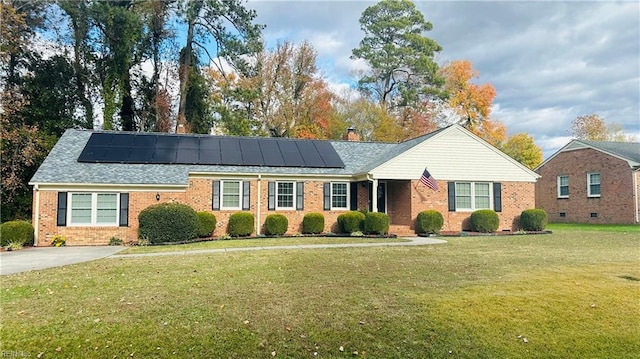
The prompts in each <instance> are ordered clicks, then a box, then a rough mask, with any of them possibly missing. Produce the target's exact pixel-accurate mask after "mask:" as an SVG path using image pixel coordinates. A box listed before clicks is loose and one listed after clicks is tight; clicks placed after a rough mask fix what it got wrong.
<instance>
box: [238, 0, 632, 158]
mask: <svg viewBox="0 0 640 359" xmlns="http://www.w3.org/2000/svg"><path fill="white" fill-rule="evenodd" d="M415 3H416V7H417V8H418V9H419V10H420V11H421V12H422V13H423V15H424V17H425V19H426V20H427V21H429V22H431V24H432V25H433V30H432V31H429V32H426V33H425V34H424V35H425V36H427V37H429V38H432V39H434V40H436V41H437V42H438V43H439V44H440V45H441V46H442V48H443V51H441V52H440V53H439V54H437V55H436V57H435V60H436V62H437V63H438V64H439V65H443V64H445V63H446V62H448V61H453V60H469V61H471V63H472V64H473V67H474V68H475V69H476V70H478V71H479V73H480V75H479V77H478V78H477V79H476V81H475V82H476V83H490V84H491V85H493V86H494V87H495V89H496V92H497V96H496V98H495V100H494V106H493V109H492V114H491V117H492V118H493V119H497V120H499V121H501V122H502V123H504V124H505V126H506V127H507V131H508V134H509V135H514V134H516V133H521V132H526V133H528V134H529V135H531V136H532V137H533V138H534V140H535V142H536V144H537V145H538V146H540V147H541V148H542V149H543V152H544V158H548V157H549V156H550V155H552V154H553V153H554V152H555V151H557V150H558V149H559V148H560V147H562V146H564V145H565V144H567V143H568V142H569V141H570V140H571V136H570V134H569V131H570V129H571V122H572V121H573V120H574V119H575V118H576V117H578V116H581V115H590V114H598V115H599V116H600V117H602V118H603V119H604V120H605V122H606V123H617V124H619V125H621V126H622V128H623V129H624V131H625V132H626V133H627V134H628V135H632V136H635V140H636V141H640V105H639V104H640V2H638V1H621V2H611V1H600V2H586V1H569V2H562V1H561V2H555V1H554V2H552V1H538V2H535V1H416V2H415ZM373 4H375V2H370V1H353V0H352V1H274V0H249V1H248V2H247V3H246V4H245V5H246V7H248V8H251V9H255V10H256V12H257V15H258V16H257V18H256V20H255V22H256V23H260V24H264V25H266V28H265V30H264V31H263V36H264V38H265V41H266V44H267V47H270V48H272V47H275V45H276V44H277V43H278V42H279V41H280V42H281V41H285V40H288V41H291V42H294V43H300V42H302V41H304V40H307V41H309V42H310V43H311V44H312V45H313V46H314V47H315V49H316V50H317V51H318V65H319V67H320V71H321V74H322V76H323V77H324V78H325V79H326V80H328V81H329V83H330V85H331V87H332V88H334V89H337V90H340V89H344V88H348V87H349V86H350V85H351V84H353V83H354V82H355V76H354V75H353V74H354V70H358V69H362V68H363V66H366V65H365V64H363V63H362V61H355V60H351V59H350V58H349V57H350V55H351V51H352V49H354V48H356V47H357V46H358V44H359V42H360V40H361V39H362V37H363V36H364V33H363V32H362V31H361V29H360V23H359V18H360V15H361V14H362V12H363V11H364V10H365V9H366V8H367V7H368V6H371V5H373Z"/></svg>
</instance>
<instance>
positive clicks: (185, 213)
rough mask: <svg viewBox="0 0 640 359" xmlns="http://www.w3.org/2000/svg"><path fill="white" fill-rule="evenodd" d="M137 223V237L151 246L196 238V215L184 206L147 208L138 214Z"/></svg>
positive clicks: (177, 204)
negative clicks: (147, 241) (145, 240)
mask: <svg viewBox="0 0 640 359" xmlns="http://www.w3.org/2000/svg"><path fill="white" fill-rule="evenodd" d="M138 222H139V228H138V237H139V238H144V239H147V240H149V243H151V244H157V243H166V242H182V241H188V240H190V239H193V238H196V237H197V236H198V215H197V214H196V211H194V210H193V208H191V207H189V206H187V205H186V204H180V203H160V204H155V205H153V206H149V207H147V208H145V209H143V210H142V211H141V212H140V215H139V216H138Z"/></svg>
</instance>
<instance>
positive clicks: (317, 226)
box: [302, 212, 324, 234]
mask: <svg viewBox="0 0 640 359" xmlns="http://www.w3.org/2000/svg"><path fill="white" fill-rule="evenodd" d="M323 231H324V216H323V215H322V213H317V212H312V213H307V214H305V215H304V218H303V219H302V233H303V234H318V233H322V232H323Z"/></svg>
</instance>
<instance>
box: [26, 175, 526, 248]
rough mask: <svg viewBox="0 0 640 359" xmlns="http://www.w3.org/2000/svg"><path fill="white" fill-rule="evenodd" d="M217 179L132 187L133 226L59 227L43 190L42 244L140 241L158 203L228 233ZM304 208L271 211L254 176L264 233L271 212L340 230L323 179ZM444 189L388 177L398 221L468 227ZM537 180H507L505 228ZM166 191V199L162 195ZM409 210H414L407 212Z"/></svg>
mask: <svg viewBox="0 0 640 359" xmlns="http://www.w3.org/2000/svg"><path fill="white" fill-rule="evenodd" d="M212 181H213V179H212V178H190V179H189V187H188V188H187V189H186V190H185V191H183V192H178V191H176V192H155V191H149V192H133V191H132V192H129V226H128V227H115V226H113V227H95V226H92V227H79V226H67V227H57V226H56V210H57V192H55V191H43V190H41V191H39V198H40V211H39V217H38V245H45V246H46V245H49V243H50V241H51V238H52V237H53V236H54V235H55V234H61V235H64V236H65V237H66V238H67V243H68V244H69V245H104V244H108V243H109V239H110V238H111V237H117V238H120V239H122V240H124V241H127V242H129V241H135V240H137V232H138V213H140V211H142V210H143V209H145V208H147V207H149V206H151V205H154V204H158V203H166V202H179V203H185V204H188V205H189V206H191V207H192V208H193V209H194V210H196V211H209V212H212V213H214V215H215V216H216V220H217V226H216V229H215V231H214V234H213V235H214V237H216V236H220V235H222V234H224V233H226V232H227V225H228V223H229V217H230V216H231V215H232V214H233V213H236V212H238V211H236V210H216V211H212V210H211V208H212ZM304 184H305V185H304V188H305V193H304V201H305V203H304V210H302V211H296V210H286V211H283V210H280V211H270V210H268V187H267V186H268V181H266V180H262V181H260V182H258V181H257V180H253V181H251V185H250V187H251V207H250V209H249V212H251V213H253V214H254V216H256V221H257V224H258V225H259V226H260V233H264V227H263V224H264V221H265V219H266V217H267V216H268V215H269V214H275V213H280V214H284V215H286V216H287V218H288V219H289V228H288V230H287V233H288V234H296V233H301V232H302V220H303V218H304V215H305V214H306V213H309V212H319V213H322V214H323V215H324V218H325V231H326V232H334V233H335V232H337V231H338V228H337V218H338V216H339V215H340V214H342V213H344V212H345V211H344V210H341V211H325V210H324V209H323V184H324V182H323V181H304ZM438 184H439V186H440V189H439V190H438V191H437V192H436V191H432V190H431V189H429V188H427V187H426V186H424V185H422V184H420V183H419V182H418V181H387V212H388V214H389V217H390V219H391V223H392V224H396V225H404V226H409V227H410V228H411V229H412V230H413V229H414V228H415V218H416V217H417V215H418V213H419V212H421V211H423V210H426V209H435V210H438V211H440V212H441V213H442V214H443V216H444V218H445V224H444V228H443V230H460V229H463V228H465V221H466V220H468V218H469V216H470V215H471V212H448V204H447V190H446V188H447V187H446V182H440V183H438ZM258 187H260V201H259V203H260V210H259V212H258V208H257V207H256V206H257V204H256V203H257V201H256V199H257V196H258ZM533 190H534V185H533V183H521V182H516V183H508V182H503V183H502V207H503V211H502V212H501V213H499V215H500V221H501V222H500V229H517V223H515V222H514V218H517V217H518V216H519V215H520V213H521V212H522V211H523V210H524V209H527V208H532V207H533V203H534V193H533ZM357 191H358V208H368V197H369V189H368V187H367V186H360V185H358V186H357ZM156 193H159V194H160V200H157V199H156ZM407 214H409V215H407Z"/></svg>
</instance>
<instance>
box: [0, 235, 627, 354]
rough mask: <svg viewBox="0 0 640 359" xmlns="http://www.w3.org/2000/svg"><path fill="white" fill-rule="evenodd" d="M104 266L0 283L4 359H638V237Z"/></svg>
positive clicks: (126, 261) (236, 255)
mask: <svg viewBox="0 0 640 359" xmlns="http://www.w3.org/2000/svg"><path fill="white" fill-rule="evenodd" d="M447 241H448V243H447V244H444V245H435V246H423V247H393V248H391V247H376V248H341V249H313V250H277V251H258V252H233V253H219V254H202V255H197V256H178V257H170V258H169V257H164V256H160V257H143V258H116V259H112V258H109V259H103V260H99V261H94V262H90V263H83V264H78V265H72V266H66V267H62V268H53V269H49V270H42V271H34V272H30V273H24V274H16V275H9V276H2V277H0V284H1V291H2V297H1V302H0V304H1V307H2V327H1V328H0V329H1V330H0V341H1V344H0V345H1V348H0V350H2V352H3V353H5V352H15V353H23V354H24V353H26V354H29V355H30V356H31V357H37V356H38V355H41V357H43V358H49V357H60V358H125V357H127V358H131V357H133V358H135V357H139V358H173V357H188V358H214V357H223V358H271V357H276V358H305V357H308V358H315V357H324V358H354V357H355V358H357V357H362V358H429V357H430V358H507V357H511V358H514V357H516V358H637V355H638V353H640V339H639V337H638V333H640V321H639V320H638V313H639V312H640V300H639V298H640V294H639V293H640V265H639V264H640V252H639V249H640V238H639V237H638V235H637V233H629V232H610V231H599V232H596V231H575V230H562V229H557V230H554V233H553V234H551V235H544V236H502V237H495V236H494V237H463V238H447Z"/></svg>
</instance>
